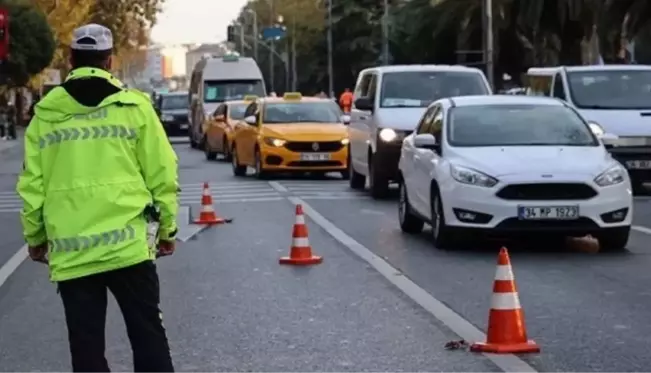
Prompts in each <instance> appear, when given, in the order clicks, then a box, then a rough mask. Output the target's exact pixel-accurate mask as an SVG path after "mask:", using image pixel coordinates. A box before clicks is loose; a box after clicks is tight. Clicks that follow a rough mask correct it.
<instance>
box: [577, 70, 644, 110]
mask: <svg viewBox="0 0 651 373" xmlns="http://www.w3.org/2000/svg"><path fill="white" fill-rule="evenodd" d="M567 77H568V81H569V91H570V96H571V97H572V101H573V103H574V105H575V106H576V107H577V108H580V109H603V110H622V109H624V110H626V109H628V110H635V109H638V110H643V109H651V70H595V71H580V72H579V71H573V72H568V73H567Z"/></svg>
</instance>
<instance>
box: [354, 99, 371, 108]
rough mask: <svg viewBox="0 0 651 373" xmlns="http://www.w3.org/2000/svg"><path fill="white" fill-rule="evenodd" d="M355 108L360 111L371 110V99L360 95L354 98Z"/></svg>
mask: <svg viewBox="0 0 651 373" xmlns="http://www.w3.org/2000/svg"><path fill="white" fill-rule="evenodd" d="M355 108H356V109H358V110H362V111H373V101H371V99H370V98H368V97H360V98H358V99H357V100H355Z"/></svg>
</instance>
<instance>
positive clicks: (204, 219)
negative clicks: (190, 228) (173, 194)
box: [194, 183, 226, 225]
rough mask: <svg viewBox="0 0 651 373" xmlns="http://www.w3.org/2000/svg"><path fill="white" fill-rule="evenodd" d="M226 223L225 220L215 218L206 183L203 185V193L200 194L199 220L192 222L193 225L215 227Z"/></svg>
mask: <svg viewBox="0 0 651 373" xmlns="http://www.w3.org/2000/svg"><path fill="white" fill-rule="evenodd" d="M223 223H226V219H222V218H219V217H217V214H215V208H214V207H213V205H212V196H211V195H210V187H209V186H208V183H203V192H202V194H201V212H200V213H199V219H196V220H195V221H194V224H203V225H215V224H223Z"/></svg>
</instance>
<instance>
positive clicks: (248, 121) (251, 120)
mask: <svg viewBox="0 0 651 373" xmlns="http://www.w3.org/2000/svg"><path fill="white" fill-rule="evenodd" d="M244 123H246V124H248V125H250V126H256V125H258V119H257V118H256V117H255V115H249V116H248V117H246V118H244Z"/></svg>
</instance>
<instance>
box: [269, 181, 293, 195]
mask: <svg viewBox="0 0 651 373" xmlns="http://www.w3.org/2000/svg"><path fill="white" fill-rule="evenodd" d="M269 185H270V186H271V187H272V188H274V189H275V190H276V191H278V192H280V193H287V192H289V190H287V188H285V187H284V186H282V184H280V183H279V182H277V181H270V182H269Z"/></svg>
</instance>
